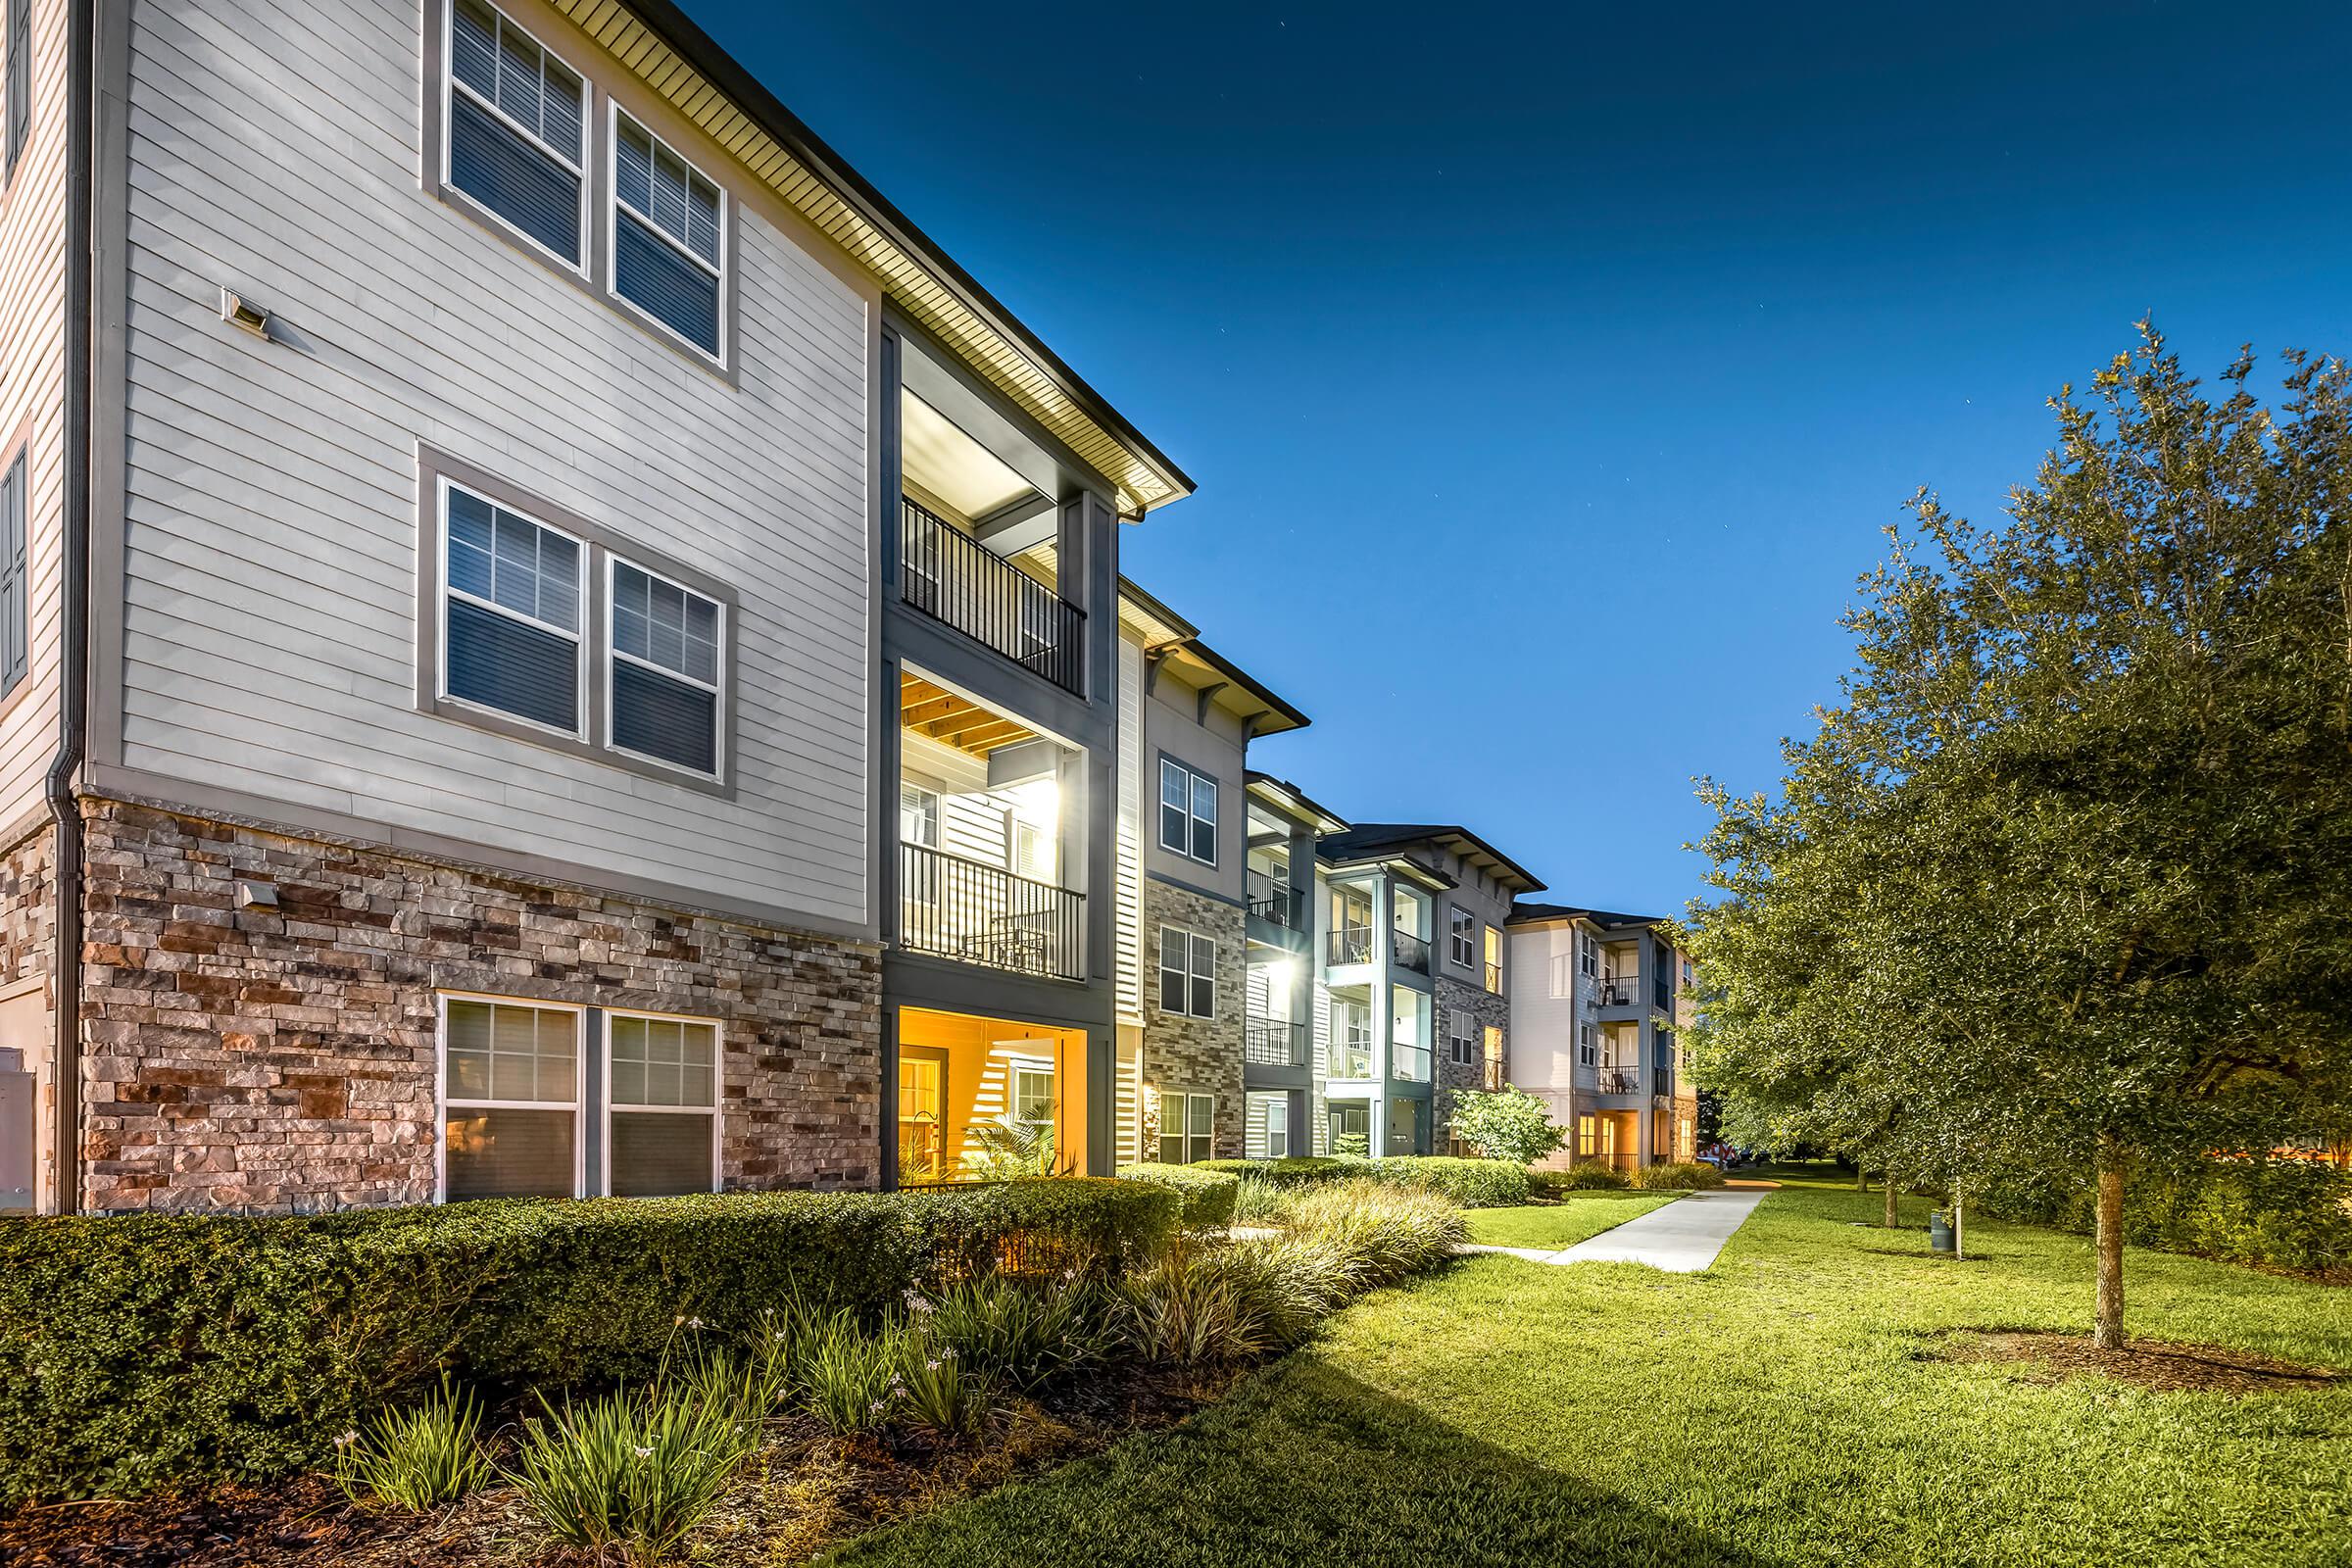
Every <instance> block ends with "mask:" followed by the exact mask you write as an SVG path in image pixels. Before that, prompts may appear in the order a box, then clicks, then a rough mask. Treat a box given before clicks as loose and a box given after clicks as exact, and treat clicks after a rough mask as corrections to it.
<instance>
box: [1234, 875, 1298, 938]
mask: <svg viewBox="0 0 2352 1568" xmlns="http://www.w3.org/2000/svg"><path fill="white" fill-rule="evenodd" d="M1242 893H1243V896H1244V897H1245V898H1246V899H1248V900H1249V903H1250V913H1251V914H1254V915H1256V916H1257V917H1258V918H1259V919H1261V920H1271V921H1273V922H1274V923H1275V924H1276V925H1278V926H1282V927H1284V928H1285V929H1286V930H1291V931H1303V930H1305V929H1306V898H1305V895H1304V894H1303V893H1302V892H1301V891H1300V890H1299V889H1298V888H1295V887H1293V886H1291V885H1290V884H1289V883H1288V882H1278V881H1276V880H1275V879H1274V878H1273V877H1270V876H1268V875H1266V873H1265V872H1263V871H1247V870H1246V871H1244V872H1243V873H1242Z"/></svg>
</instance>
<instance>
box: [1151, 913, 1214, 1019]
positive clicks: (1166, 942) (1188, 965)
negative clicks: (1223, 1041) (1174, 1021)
mask: <svg viewBox="0 0 2352 1568" xmlns="http://www.w3.org/2000/svg"><path fill="white" fill-rule="evenodd" d="M1159 1010H1160V1011H1162V1012H1174V1013H1182V1014H1184V1015H1185V1016H1187V1017H1193V1018H1214V1017H1215V1016H1216V1015H1217V945H1216V943H1215V942H1214V941H1212V940H1211V939H1209V938H1207V937H1204V936H1201V935H1200V934H1199V933H1197V932H1192V931H1185V930H1181V929H1179V928H1178V927H1176V926H1172V925H1163V926H1161V927H1160V928H1159Z"/></svg>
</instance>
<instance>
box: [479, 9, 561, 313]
mask: <svg viewBox="0 0 2352 1568" xmlns="http://www.w3.org/2000/svg"><path fill="white" fill-rule="evenodd" d="M586 103H587V88H586V85H585V84H584V83H583V82H582V81H581V79H580V76H579V74H578V73H576V72H574V71H572V70H571V69H570V68H569V67H568V66H565V65H564V63H563V62H562V61H560V60H558V59H557V58H556V57H555V56H554V55H553V54H550V53H549V52H548V51H547V49H546V48H544V47H543V46H542V45H541V44H540V43H539V41H538V40H537V39H535V38H533V37H532V36H531V35H530V34H529V33H527V32H525V31H523V30H522V29H521V28H520V27H517V26H516V25H515V24H514V23H513V22H512V21H511V20H509V19H508V18H507V17H506V15H505V14H504V13H502V12H500V11H499V10H498V9H497V8H495V7H493V6H490V5H486V4H484V3H483V0H452V3H451V5H450V8H449V97H448V101H447V106H446V107H447V123H448V127H449V128H448V146H447V148H446V149H445V153H446V158H447V162H446V164H445V165H444V170H443V177H444V178H445V179H446V180H447V181H448V182H449V184H450V186H451V187H452V188H453V189H456V190H461V191H464V192H465V193H466V195H467V196H469V197H471V198H473V200H474V201H475V202H477V203H479V204H480V205H481V206H482V207H483V208H485V209H487V210H488V211H489V212H491V213H493V214H495V215H496V216H497V217H498V218H499V219H500V220H501V221H504V222H506V223H507V224H509V225H510V226H512V227H513V228H514V229H515V231H516V232H517V233H520V234H521V235H522V236H523V237H525V238H526V239H528V240H530V241H531V242H532V243H533V244H536V245H538V246H540V247H541V248H542V249H544V250H546V251H547V252H548V254H550V255H551V256H554V257H555V258H556V259H557V260H558V261H561V262H562V263H564V266H566V267H568V268H570V269H572V270H574V271H577V270H581V269H582V268H583V267H584V265H585V263H586V260H587V258H586V251H587V247H586V245H585V243H584V242H583V237H582V236H583V234H584V233H585V230H586V214H587V197H586V192H587V179H586V170H587V157H586V148H587V143H586V130H587V123H588V117H587V114H586V112H585V111H586Z"/></svg>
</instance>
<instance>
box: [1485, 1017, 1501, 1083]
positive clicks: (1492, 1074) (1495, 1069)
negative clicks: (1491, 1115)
mask: <svg viewBox="0 0 2352 1568" xmlns="http://www.w3.org/2000/svg"><path fill="white" fill-rule="evenodd" d="M1486 1059H1487V1088H1488V1089H1489V1090H1491V1091H1492V1090H1499V1089H1500V1088H1501V1087H1502V1076H1503V1066H1504V1062H1503V1059H1502V1030H1501V1029H1499V1028H1497V1027H1496V1026H1495V1025H1494V1024H1489V1025H1487V1027H1486Z"/></svg>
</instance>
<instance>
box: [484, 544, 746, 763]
mask: <svg viewBox="0 0 2352 1568" xmlns="http://www.w3.org/2000/svg"><path fill="white" fill-rule="evenodd" d="M507 510H509V511H510V512H512V511H514V509H513V508H512V507H510V508H508V509H507ZM516 515H521V514H516ZM441 532H442V535H443V537H444V539H445V540H446V538H447V536H448V533H449V524H448V518H447V516H446V515H444V517H443V519H442V528H441ZM448 548H449V547H448V545H447V544H446V543H444V544H443V545H442V549H443V550H444V551H446V550H447V549H448ZM583 548H585V547H583ZM604 557H605V649H604V653H605V661H604V667H605V750H606V751H608V752H617V753H619V754H620V755H621V756H623V757H627V758H632V759H634V760H637V761H640V762H647V763H651V764H652V765H653V766H655V767H662V768H667V769H669V770H670V771H671V772H673V773H683V774H685V775H686V776H687V777H688V778H702V779H710V780H711V781H713V782H723V781H724V780H725V779H726V776H727V665H728V664H729V663H730V662H731V661H730V660H729V658H728V650H727V641H728V639H729V638H730V637H732V636H733V635H734V627H732V626H731V625H729V624H728V621H727V602H726V601H725V600H723V599H716V598H713V597H712V596H711V595H710V594H707V593H704V592H703V591H702V590H701V589H700V588H696V587H693V586H692V585H690V584H687V583H682V582H680V581H678V579H677V578H675V577H672V576H670V575H668V574H667V573H666V572H662V571H659V570H657V569H655V568H654V567H652V566H649V565H647V564H645V563H644V562H642V561H638V560H635V559H634V558H632V557H629V556H624V555H622V554H621V553H620V552H618V551H615V550H608V551H606V552H604ZM621 566H627V567H628V568H629V569H630V570H631V571H637V572H643V573H644V574H645V575H646V576H648V577H650V578H652V579H653V580H654V581H656V582H659V583H666V584H667V585H668V586H670V587H672V588H675V589H676V590H678V592H680V593H682V594H685V595H687V596H689V597H690V598H694V599H700V600H702V601H703V602H704V603H705V604H707V605H710V606H711V608H712V609H714V610H716V611H717V612H718V619H717V628H718V639H717V646H716V648H715V649H714V650H713V653H714V659H713V662H712V667H713V668H714V669H715V670H716V671H717V673H718V679H717V680H716V681H715V682H711V681H703V680H697V679H696V678H695V677H694V676H692V675H689V674H687V673H686V672H685V671H684V670H682V669H671V668H670V667H669V666H668V665H666V664H657V663H655V662H653V661H652V660H649V659H639V658H638V657H637V656H636V655H635V654H624V653H622V652H621V651H620V649H619V647H618V646H617V645H615V644H614V643H613V579H614V573H615V571H616V570H617V568H619V567H621ZM442 658H443V661H444V662H446V661H447V659H448V645H447V644H446V643H444V644H443V645H442ZM622 660H626V661H627V662H629V663H632V664H634V665H636V666H637V667H638V668H639V669H643V670H649V671H651V672H652V673H654V674H656V675H662V676H665V677H666V678H668V679H670V680H675V681H683V682H684V683H685V684H687V685H689V686H692V687H694V688H695V689H697V690H698V691H706V692H709V693H710V694H711V764H712V765H711V771H710V772H708V773H706V772H704V771H703V770H702V769H700V768H694V767H688V766H687V765H686V764H684V763H683V762H673V761H671V760H669V759H668V758H666V757H655V756H653V755H651V754H650V753H646V752H640V751H637V750H635V749H634V748H632V747H627V746H623V745H621V744H620V743H619V742H618V741H616V740H614V739H613V730H614V729H616V728H617V727H618V726H617V724H616V723H615V722H614V719H613V675H612V668H613V664H614V663H615V662H618V661H622Z"/></svg>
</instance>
